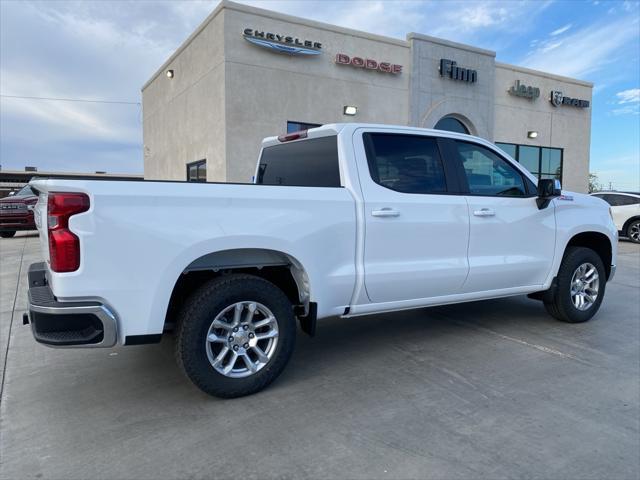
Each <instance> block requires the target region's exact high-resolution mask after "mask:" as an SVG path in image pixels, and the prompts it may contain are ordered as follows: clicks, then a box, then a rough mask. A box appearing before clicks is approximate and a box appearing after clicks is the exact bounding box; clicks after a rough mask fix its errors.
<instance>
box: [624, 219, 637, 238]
mask: <svg viewBox="0 0 640 480" xmlns="http://www.w3.org/2000/svg"><path fill="white" fill-rule="evenodd" d="M639 231H640V220H634V221H632V222H631V223H629V225H627V231H626V232H625V235H626V236H627V238H628V239H629V240H630V241H632V242H633V243H640V234H639V233H637V232H639Z"/></svg>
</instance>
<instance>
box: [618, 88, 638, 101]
mask: <svg viewBox="0 0 640 480" xmlns="http://www.w3.org/2000/svg"><path fill="white" fill-rule="evenodd" d="M616 97H618V104H620V105H622V104H624V103H638V102H640V88H630V89H629V90H623V91H622V92H618V93H616Z"/></svg>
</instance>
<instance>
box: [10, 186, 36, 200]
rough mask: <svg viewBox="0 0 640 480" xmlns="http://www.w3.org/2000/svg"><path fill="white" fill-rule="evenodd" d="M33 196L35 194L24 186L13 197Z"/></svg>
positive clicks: (28, 187)
mask: <svg viewBox="0 0 640 480" xmlns="http://www.w3.org/2000/svg"><path fill="white" fill-rule="evenodd" d="M34 195H36V193H35V192H34V191H33V190H32V189H31V187H30V186H29V185H25V186H24V187H22V188H21V189H20V190H18V191H17V192H16V193H15V195H14V197H30V196H34Z"/></svg>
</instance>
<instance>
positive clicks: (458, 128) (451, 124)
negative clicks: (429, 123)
mask: <svg viewBox="0 0 640 480" xmlns="http://www.w3.org/2000/svg"><path fill="white" fill-rule="evenodd" d="M433 128H435V129H436V130H446V131H448V132H456V133H466V134H467V135H468V134H469V129H468V128H467V127H466V125H465V124H464V123H462V122H461V121H460V120H458V119H457V118H453V117H443V118H441V119H440V120H438V123H436V126H435V127H433Z"/></svg>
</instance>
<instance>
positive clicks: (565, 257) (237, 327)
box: [25, 124, 617, 397]
mask: <svg viewBox="0 0 640 480" xmlns="http://www.w3.org/2000/svg"><path fill="white" fill-rule="evenodd" d="M31 185H32V187H33V188H34V189H36V190H37V191H38V192H39V200H38V203H37V206H36V221H37V224H38V228H39V232H40V238H41V244H42V254H43V256H44V258H45V261H44V262H42V263H37V264H34V265H32V266H31V268H30V270H29V287H30V288H29V315H28V316H27V317H25V323H26V322H30V323H31V328H32V331H33V335H34V337H35V339H36V340H37V341H38V342H41V343H43V344H46V345H50V346H56V347H112V346H114V345H115V344H116V343H119V344H121V345H138V344H143V343H154V342H159V341H160V339H161V337H162V335H163V332H165V331H169V330H175V332H176V334H175V344H176V357H177V361H178V363H179V364H180V365H181V367H182V368H183V370H184V372H185V373H186V375H187V376H188V377H189V378H190V379H191V380H192V381H193V383H195V384H196V385H197V386H198V387H199V388H200V389H202V390H203V391H205V392H207V393H209V394H212V395H216V396H221V397H237V396H241V395H247V394H250V393H254V392H256V391H258V390H260V389H262V388H264V387H265V386H266V385H268V384H269V383H270V382H271V381H273V380H274V379H275V378H276V377H277V376H278V375H279V374H280V372H281V371H282V370H283V369H284V367H285V365H286V364H287V362H288V360H289V358H290V356H291V353H292V351H293V348H294V344H295V339H296V318H297V319H298V320H299V322H300V325H301V329H302V330H303V331H304V332H306V333H308V334H311V335H313V333H314V331H315V328H316V320H318V319H322V318H326V317H332V316H339V317H342V318H344V321H349V320H348V319H349V318H350V317H353V316H356V315H366V314H373V313H384V312H391V311H396V310H404V309H412V308H421V307H426V306H430V305H444V304H450V303H458V302H467V301H475V300H482V299H490V298H496V297H505V296H509V295H520V294H529V295H530V296H531V297H532V298H536V299H539V300H541V301H542V302H543V303H544V305H545V307H546V309H547V311H548V312H549V313H550V314H551V315H553V316H554V317H556V318H557V319H559V320H563V321H566V322H583V321H586V320H588V319H589V318H591V317H592V316H593V315H594V314H595V313H596V312H597V310H598V308H599V307H600V304H601V302H602V299H603V296H604V293H605V285H606V283H607V281H608V280H610V279H611V278H612V276H613V274H614V272H615V260H616V250H617V229H616V227H615V225H614V224H613V222H612V219H611V216H610V211H609V206H608V205H607V204H606V203H605V202H604V201H602V200H600V199H597V198H594V197H590V196H587V195H581V194H577V193H570V194H569V193H568V192H561V191H560V187H559V184H558V183H557V181H556V180H551V179H549V180H541V181H539V182H538V181H537V180H536V178H535V177H533V176H532V175H531V174H529V173H528V172H527V171H526V170H525V169H524V168H523V167H522V166H521V165H520V164H518V163H517V162H515V161H514V160H512V159H511V158H510V157H509V156H508V155H506V154H505V153H504V152H502V151H501V150H499V149H498V148H497V147H495V146H494V145H493V144H491V143H489V142H487V141H485V140H482V139H480V138H475V137H471V136H468V135H461V134H456V133H450V132H443V131H435V130H425V129H417V128H409V127H394V126H383V125H363V124H334V125H325V126H323V127H320V128H315V129H311V130H308V131H301V132H297V133H293V134H288V135H283V136H280V137H277V138H276V137H272V138H267V139H265V140H264V141H263V144H262V150H261V153H260V157H259V160H258V165H257V168H256V173H255V181H254V184H225V183H203V184H193V183H185V182H165V181H105V180H97V181H96V180H56V179H43V180H36V181H33V182H31Z"/></svg>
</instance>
